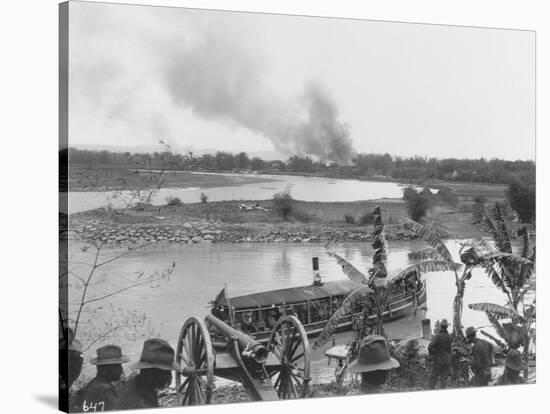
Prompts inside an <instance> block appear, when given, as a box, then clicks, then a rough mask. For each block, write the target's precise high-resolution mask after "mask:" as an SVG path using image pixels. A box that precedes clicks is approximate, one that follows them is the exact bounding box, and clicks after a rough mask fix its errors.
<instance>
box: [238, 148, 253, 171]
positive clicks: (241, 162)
mask: <svg viewBox="0 0 550 414" xmlns="http://www.w3.org/2000/svg"><path fill="white" fill-rule="evenodd" d="M237 167H238V168H240V169H241V170H246V169H248V168H250V159H249V158H248V155H246V152H240V153H239V154H237Z"/></svg>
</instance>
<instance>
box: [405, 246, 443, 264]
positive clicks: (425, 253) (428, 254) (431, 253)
mask: <svg viewBox="0 0 550 414" xmlns="http://www.w3.org/2000/svg"><path fill="white" fill-rule="evenodd" d="M408 257H409V260H414V261H418V260H441V259H443V257H442V256H441V255H440V254H439V252H438V251H437V250H435V249H434V248H433V247H426V248H425V249H422V250H418V251H415V252H410V253H409V254H408Z"/></svg>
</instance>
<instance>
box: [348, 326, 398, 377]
mask: <svg viewBox="0 0 550 414" xmlns="http://www.w3.org/2000/svg"><path fill="white" fill-rule="evenodd" d="M398 366H399V362H398V361H397V360H396V359H394V358H392V357H391V356H390V352H389V351H388V345H387V343H386V340H385V339H384V337H383V336H378V335H369V336H366V337H365V338H363V340H362V341H361V347H360V348H359V356H358V357H357V359H356V360H355V361H353V362H352V363H351V364H350V366H349V369H350V372H370V371H377V370H387V369H392V368H397V367H398Z"/></svg>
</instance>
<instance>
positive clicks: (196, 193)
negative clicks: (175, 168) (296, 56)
mask: <svg viewBox="0 0 550 414" xmlns="http://www.w3.org/2000/svg"><path fill="white" fill-rule="evenodd" d="M224 175H233V176H245V177H246V176H248V177H254V178H256V179H257V178H258V177H262V178H265V179H266V181H265V182H256V183H251V184H242V185H237V186H225V187H212V188H200V187H191V188H162V189H160V190H159V191H158V193H156V194H155V196H154V198H153V199H152V203H153V204H155V205H160V204H165V203H166V198H167V197H170V196H171V197H179V198H180V199H181V201H183V202H184V203H198V202H199V201H200V195H201V193H205V194H206V195H207V196H208V200H210V201H229V200H267V199H270V198H272V197H273V194H275V193H277V192H279V191H282V190H284V189H285V188H287V187H290V188H291V189H292V196H293V197H294V198H295V199H297V200H303V201H321V202H336V201H359V200H377V199H380V198H401V196H402V195H403V192H402V186H401V185H400V184H397V183H392V182H375V181H359V180H351V179H337V178H324V177H303V176H296V175H261V176H258V175H256V174H224ZM130 198H131V196H130V193H129V192H122V193H114V192H109V191H106V192H99V191H95V192H94V191H86V192H70V193H69V214H72V213H76V212H79V211H85V210H91V209H95V208H99V207H104V206H106V205H107V204H109V203H110V204H111V206H112V207H114V208H118V207H123V206H124V205H125V204H126V203H127V202H128V200H129V199H130Z"/></svg>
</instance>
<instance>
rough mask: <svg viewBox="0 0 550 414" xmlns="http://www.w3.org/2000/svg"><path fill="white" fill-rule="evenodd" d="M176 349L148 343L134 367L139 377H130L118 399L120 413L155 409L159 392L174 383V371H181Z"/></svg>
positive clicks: (151, 340) (165, 345)
mask: <svg viewBox="0 0 550 414" xmlns="http://www.w3.org/2000/svg"><path fill="white" fill-rule="evenodd" d="M174 355H175V352H174V349H173V348H172V347H171V346H170V345H169V344H168V342H166V341H164V340H162V339H148V340H146V341H145V343H144V344H143V350H142V352H141V357H140V358H139V362H138V363H137V364H135V365H134V366H133V368H134V369H139V373H138V374H136V375H133V376H131V377H130V378H129V379H128V381H127V382H126V384H125V385H124V389H123V390H122V393H121V394H120V397H119V399H118V404H117V406H116V409H117V410H130V409H136V408H155V407H158V406H159V401H158V395H157V393H158V391H159V390H162V389H164V388H166V387H167V386H168V385H170V383H171V382H172V371H175V370H179V366H178V364H177V363H176V362H175V361H174Z"/></svg>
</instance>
